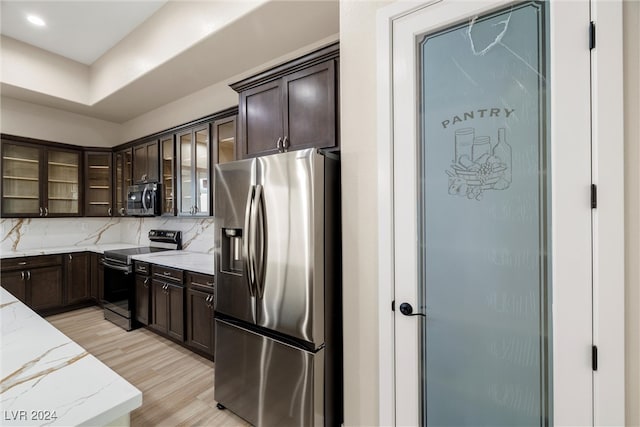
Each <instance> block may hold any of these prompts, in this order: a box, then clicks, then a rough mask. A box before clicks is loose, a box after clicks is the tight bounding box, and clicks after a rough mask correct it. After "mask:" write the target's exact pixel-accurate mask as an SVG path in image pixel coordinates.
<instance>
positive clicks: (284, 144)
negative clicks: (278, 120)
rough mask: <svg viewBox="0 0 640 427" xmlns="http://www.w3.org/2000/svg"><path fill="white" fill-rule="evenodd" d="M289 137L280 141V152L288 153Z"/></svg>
mask: <svg viewBox="0 0 640 427" xmlns="http://www.w3.org/2000/svg"><path fill="white" fill-rule="evenodd" d="M289 145H291V144H289V137H287V136H285V137H284V139H283V140H282V151H284V152H287V151H289Z"/></svg>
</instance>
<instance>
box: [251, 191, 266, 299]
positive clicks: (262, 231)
mask: <svg viewBox="0 0 640 427" xmlns="http://www.w3.org/2000/svg"><path fill="white" fill-rule="evenodd" d="M254 203H255V206H254V209H255V213H254V215H253V218H254V219H252V222H253V224H254V237H253V253H254V275H255V284H256V294H257V295H258V298H262V297H263V296H264V266H265V259H266V255H267V254H266V227H265V224H264V219H265V215H264V189H263V187H262V185H257V186H256V194H255V196H254Z"/></svg>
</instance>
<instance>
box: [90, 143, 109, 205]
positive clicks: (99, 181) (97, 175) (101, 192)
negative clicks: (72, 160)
mask: <svg viewBox="0 0 640 427" xmlns="http://www.w3.org/2000/svg"><path fill="white" fill-rule="evenodd" d="M112 163H113V156H112V154H111V151H85V153H84V191H85V198H84V199H85V206H84V214H85V216H113V203H112V202H113V170H112V169H113V167H112Z"/></svg>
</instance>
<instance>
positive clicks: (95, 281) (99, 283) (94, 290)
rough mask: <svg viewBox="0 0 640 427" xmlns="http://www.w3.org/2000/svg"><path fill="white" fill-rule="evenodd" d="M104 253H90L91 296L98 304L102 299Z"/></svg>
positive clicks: (100, 303)
mask: <svg viewBox="0 0 640 427" xmlns="http://www.w3.org/2000/svg"><path fill="white" fill-rule="evenodd" d="M103 260H104V255H102V254H96V253H92V254H91V284H90V290H91V298H93V299H94V300H95V301H96V302H97V303H98V304H99V305H100V306H102V300H103V299H104V264H103V263H102V261H103Z"/></svg>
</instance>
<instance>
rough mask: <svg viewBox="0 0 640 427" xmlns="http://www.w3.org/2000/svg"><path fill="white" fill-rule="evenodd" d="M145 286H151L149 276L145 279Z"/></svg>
mask: <svg viewBox="0 0 640 427" xmlns="http://www.w3.org/2000/svg"><path fill="white" fill-rule="evenodd" d="M143 284H144V287H145V288H148V287H149V278H148V277H147V278H146V279H144V283H143Z"/></svg>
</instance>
